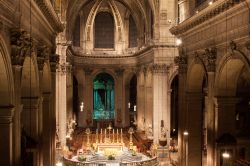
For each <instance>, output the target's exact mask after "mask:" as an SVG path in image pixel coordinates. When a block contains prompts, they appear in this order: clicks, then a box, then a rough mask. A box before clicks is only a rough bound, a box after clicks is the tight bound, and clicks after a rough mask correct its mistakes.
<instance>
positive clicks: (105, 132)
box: [104, 129, 107, 143]
mask: <svg viewBox="0 0 250 166" xmlns="http://www.w3.org/2000/svg"><path fill="white" fill-rule="evenodd" d="M106 134H107V131H106V129H105V130H104V142H105V143H106Z"/></svg>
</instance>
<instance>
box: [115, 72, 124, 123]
mask: <svg viewBox="0 0 250 166" xmlns="http://www.w3.org/2000/svg"><path fill="white" fill-rule="evenodd" d="M115 72H116V75H117V82H116V83H115V100H116V101H115V115H116V116H115V126H117V127H124V126H125V110H124V108H125V106H124V104H125V103H124V102H122V101H123V100H122V99H123V98H125V93H124V91H123V87H124V85H123V73H124V69H117V70H115Z"/></svg>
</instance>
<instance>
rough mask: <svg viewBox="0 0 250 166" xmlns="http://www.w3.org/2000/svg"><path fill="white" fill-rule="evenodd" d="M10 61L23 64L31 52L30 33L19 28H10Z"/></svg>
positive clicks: (31, 41) (14, 63) (31, 40)
mask: <svg viewBox="0 0 250 166" xmlns="http://www.w3.org/2000/svg"><path fill="white" fill-rule="evenodd" d="M10 35H11V37H10V42H11V61H12V64H13V65H20V66H22V65H23V62H24V59H25V57H26V56H30V55H31V52H33V51H34V50H33V39H32V38H31V37H30V35H29V34H28V33H27V32H26V31H24V30H22V29H19V28H13V29H11V30H10Z"/></svg>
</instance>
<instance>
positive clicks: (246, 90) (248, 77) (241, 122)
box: [235, 67, 250, 159]
mask: <svg viewBox="0 0 250 166" xmlns="http://www.w3.org/2000/svg"><path fill="white" fill-rule="evenodd" d="M236 97H237V98H241V102H239V103H238V104H237V105H236V113H235V120H236V134H237V136H240V137H250V131H249V129H250V123H249V121H250V73H249V72H248V71H247V69H246V67H244V68H243V69H242V71H241V73H240V75H239V79H238V81H237V87H236ZM241 156H242V159H244V157H245V155H241ZM243 156H244V157H243Z"/></svg>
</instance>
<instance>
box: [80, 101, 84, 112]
mask: <svg viewBox="0 0 250 166" xmlns="http://www.w3.org/2000/svg"><path fill="white" fill-rule="evenodd" d="M83 108H84V103H83V102H81V105H80V111H81V112H82V111H83Z"/></svg>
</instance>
